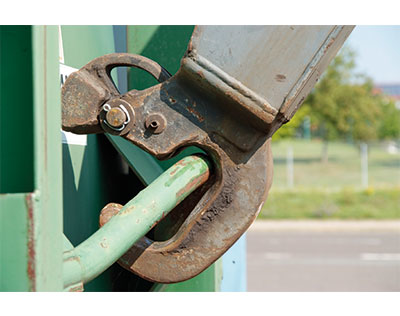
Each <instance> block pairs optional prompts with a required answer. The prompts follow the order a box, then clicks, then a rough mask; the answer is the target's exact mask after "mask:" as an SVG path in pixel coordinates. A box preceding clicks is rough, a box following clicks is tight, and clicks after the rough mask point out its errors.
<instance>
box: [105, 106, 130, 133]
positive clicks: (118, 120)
mask: <svg viewBox="0 0 400 316" xmlns="http://www.w3.org/2000/svg"><path fill="white" fill-rule="evenodd" d="M106 120H107V123H108V124H110V125H111V126H112V127H115V128H118V127H121V126H122V125H124V123H125V121H126V115H125V113H124V111H122V109H120V108H112V109H111V110H110V111H108V112H107V114H106Z"/></svg>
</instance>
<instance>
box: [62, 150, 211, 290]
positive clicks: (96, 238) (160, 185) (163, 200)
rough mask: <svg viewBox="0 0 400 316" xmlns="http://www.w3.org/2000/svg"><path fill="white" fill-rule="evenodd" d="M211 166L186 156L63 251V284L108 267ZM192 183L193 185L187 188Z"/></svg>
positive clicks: (172, 206)
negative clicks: (90, 232) (115, 212)
mask: <svg viewBox="0 0 400 316" xmlns="http://www.w3.org/2000/svg"><path fill="white" fill-rule="evenodd" d="M208 168H209V167H208V162H207V161H206V160H204V159H203V158H200V157H197V156H189V157H185V158H184V159H182V160H181V161H180V163H178V164H176V165H173V166H172V167H171V168H169V169H168V170H167V171H165V172H164V173H163V174H161V175H160V176H159V177H158V178H157V179H156V180H154V181H153V182H152V183H151V184H150V185H149V186H148V187H146V188H145V189H144V190H143V191H141V192H140V193H139V194H138V195H137V196H135V197H134V198H133V199H132V200H131V201H129V202H128V203H127V204H125V205H124V207H123V208H122V209H121V210H120V211H119V213H118V214H117V215H115V216H114V217H113V218H112V219H111V220H110V221H109V222H108V223H107V224H105V225H104V226H103V227H102V228H101V229H99V230H98V231H97V232H96V233H94V234H93V235H92V236H91V237H90V238H88V239H86V240H85V241H84V242H83V243H81V244H80V245H79V246H78V247H76V248H75V249H73V250H71V251H69V252H66V253H64V255H65V256H64V258H65V259H66V260H65V261H64V286H65V287H68V286H71V285H74V284H77V283H79V282H81V281H82V282H83V283H86V282H88V281H90V280H92V279H93V278H95V277H97V276H98V275H99V274H100V273H102V272H103V271H105V270H106V269H107V268H108V267H109V266H111V265H112V264H113V263H114V262H115V261H116V260H118V258H120V257H121V256H122V255H123V254H124V253H125V252H126V251H127V250H128V249H129V248H130V247H131V245H132V244H133V243H135V242H136V241H137V240H139V239H140V238H141V237H143V236H144V235H145V234H146V233H147V232H149V231H150V229H151V227H152V226H153V225H154V223H156V222H157V221H159V220H160V219H161V218H162V217H163V216H165V215H166V214H168V212H169V211H171V210H172V209H173V208H174V207H175V206H176V205H177V204H178V203H179V202H180V201H182V200H183V199H184V198H185V197H186V196H188V195H189V194H190V193H192V192H193V191H194V190H195V189H196V188H197V187H199V185H200V184H201V183H203V182H204V181H205V180H206V178H204V175H205V174H206V173H207V172H208ZM202 179H204V180H203V181H202ZM189 184H194V185H190V189H185V188H186V187H187V186H188V185H189ZM183 190H184V192H183V193H181V192H182V191H183ZM70 258H77V259H78V260H70ZM77 261H78V262H79V264H77Z"/></svg>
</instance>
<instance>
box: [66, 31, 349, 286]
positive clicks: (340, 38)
mask: <svg viewBox="0 0 400 316" xmlns="http://www.w3.org/2000/svg"><path fill="white" fill-rule="evenodd" d="M238 28H240V32H238ZM352 29H353V27H351V26H297V27H292V26H291V27H286V26H256V27H253V26H236V27H235V26H198V27H196V28H195V30H194V32H193V36H192V39H191V41H190V43H189V46H188V50H187V52H186V54H185V56H184V57H183V59H182V61H181V67H180V69H179V71H178V73H177V74H175V75H174V76H173V77H171V78H169V76H168V73H167V72H165V71H164V70H163V69H162V67H161V66H159V65H157V64H156V63H155V62H153V61H150V60H148V59H146V58H144V57H141V56H137V55H132V54H110V55H106V56H103V57H99V58H97V59H95V60H93V61H92V62H90V63H89V64H87V65H86V66H84V67H83V68H82V69H80V70H79V71H78V72H77V73H75V74H72V75H70V76H69V77H68V79H67V81H66V82H65V84H64V86H63V89H62V107H63V108H62V114H63V120H62V122H63V128H64V129H65V130H67V131H72V132H74V133H84V134H88V133H101V132H112V133H114V134H116V135H120V136H122V137H124V138H125V139H127V140H129V141H131V142H132V143H133V144H135V145H137V146H139V147H141V148H142V149H144V150H146V151H147V152H148V153H150V154H152V155H153V156H155V157H156V158H158V159H166V158H169V157H172V156H173V155H174V154H175V153H177V152H178V151H179V150H180V149H182V148H183V147H185V146H191V145H194V146H197V147H199V148H201V149H203V150H204V151H205V152H207V153H208V155H209V157H210V158H211V160H212V162H213V165H214V173H213V175H212V176H211V178H210V179H209V180H208V182H207V183H206V184H204V185H203V186H202V187H201V188H199V191H198V192H197V194H191V195H190V196H189V197H188V200H186V203H184V205H185V207H186V208H187V209H189V210H190V212H189V214H187V213H188V212H187V210H185V209H183V208H181V209H180V210H182V212H183V213H185V211H186V214H187V217H183V218H181V219H182V221H183V222H182V223H180V222H179V227H178V230H177V231H176V232H175V231H174V234H173V236H169V238H168V239H167V240H165V241H155V240H151V239H149V238H147V237H144V238H142V239H141V240H140V241H139V242H137V243H136V244H135V245H133V247H132V248H131V249H130V250H129V251H128V252H127V253H126V254H125V255H124V256H123V257H122V258H121V259H120V260H119V263H120V264H121V265H122V266H123V267H125V268H126V269H128V270H130V271H132V272H134V273H136V274H138V275H139V276H141V277H143V278H145V279H147V280H150V281H154V282H160V283H173V282H179V281H183V280H186V279H189V278H191V277H193V276H195V275H197V274H199V273H200V272H202V271H203V270H204V269H206V268H207V267H208V266H209V265H210V264H212V263H213V262H214V261H215V260H217V259H218V258H219V257H220V256H221V255H222V254H223V253H224V252H225V251H226V250H228V249H229V247H231V246H232V245H233V243H234V242H235V241H236V240H237V239H238V238H239V237H240V236H241V235H242V234H243V233H244V232H245V230H246V229H247V228H248V227H249V226H250V224H251V223H252V222H253V221H254V219H255V218H256V216H257V214H258V212H259V211H260V209H261V207H262V205H263V203H264V202H265V200H266V197H267V193H268V190H269V188H270V185H271V181H272V155H271V149H270V137H271V136H272V135H273V133H274V132H275V131H276V130H277V129H278V128H279V127H280V126H281V125H282V124H284V123H286V122H287V121H289V120H290V118H291V117H292V116H293V115H294V113H295V112H296V111H297V109H298V108H299V107H300V105H301V104H302V102H303V101H304V99H305V97H306V96H307V94H308V93H309V92H310V90H311V89H312V87H313V86H314V84H315V82H316V81H317V80H318V77H319V76H320V74H321V73H322V72H323V70H324V69H325V68H326V67H327V65H328V64H329V61H330V60H331V59H332V58H333V57H334V56H335V55H336V53H337V51H338V50H339V48H340V47H341V45H342V44H343V42H344V40H345V39H346V38H347V36H348V35H349V34H350V32H351V30H352ZM282 52H285V54H282ZM118 65H123V66H133V67H138V68H142V69H144V70H146V71H148V72H150V73H152V74H153V76H154V77H156V78H157V79H158V80H159V81H160V82H161V83H160V84H158V85H156V86H153V87H150V88H148V89H146V90H143V91H137V90H131V91H129V92H127V93H125V94H123V95H120V94H119V93H118V91H117V89H116V88H115V86H114V85H113V84H112V83H111V79H110V71H111V69H112V68H113V67H115V66H118ZM277 69H279V71H280V73H279V74H275V71H276V70H277ZM282 73H285V75H282ZM283 77H284V78H285V82H282V80H281V78H283ZM276 78H278V79H279V80H277V79H276ZM106 102H107V104H109V105H110V109H112V108H114V107H119V105H120V104H122V105H123V108H125V109H127V112H128V114H129V117H130V118H132V117H133V119H130V120H129V123H126V125H124V127H123V128H122V129H120V128H119V127H118V126H120V125H121V122H127V121H126V120H125V121H124V117H123V115H122V114H121V113H117V110H114V111H113V112H112V113H111V114H112V115H111V114H110V115H109V116H110V117H109V118H107V117H104V113H102V107H103V105H104V104H105V103H106ZM107 109H108V107H107ZM103 112H104V111H103ZM104 119H108V120H110V122H108V123H110V124H104V123H103V121H104ZM114 120H115V122H114ZM114 123H115V124H114ZM113 124H114V125H113ZM108 125H111V126H115V127H116V128H115V129H114V130H113V129H108V127H107V126H108ZM121 126H122V125H121ZM179 207H182V205H180V206H179Z"/></svg>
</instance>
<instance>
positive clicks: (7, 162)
mask: <svg viewBox="0 0 400 316" xmlns="http://www.w3.org/2000/svg"><path fill="white" fill-rule="evenodd" d="M0 65H1V66H0V175H1V176H0V193H19V192H32V191H33V133H32V132H33V102H32V96H33V91H32V38H31V27H30V26H11V25H10V26H8V25H7V26H0ZM16 144H18V145H16Z"/></svg>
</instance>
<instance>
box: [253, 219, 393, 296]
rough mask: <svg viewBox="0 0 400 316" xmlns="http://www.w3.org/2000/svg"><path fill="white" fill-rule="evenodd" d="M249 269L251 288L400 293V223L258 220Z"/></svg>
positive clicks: (255, 289)
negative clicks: (261, 221)
mask: <svg viewBox="0 0 400 316" xmlns="http://www.w3.org/2000/svg"><path fill="white" fill-rule="evenodd" d="M264 224H265V225H264ZM247 271H248V274H247V290H248V291H400V222H398V221H397V222H395V221H393V222H387V223H386V224H385V225H382V224H379V223H378V224H374V222H365V223H359V222H348V223H345V224H344V225H342V223H340V222H332V223H328V222H322V223H321V225H319V224H318V222H312V221H310V222H304V223H303V224H302V223H296V222H280V223H279V224H277V223H273V222H272V223H271V222H269V223H268V222H264V223H257V222H256V223H255V224H254V225H253V226H252V227H251V228H250V230H249V231H248V233H247Z"/></svg>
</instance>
